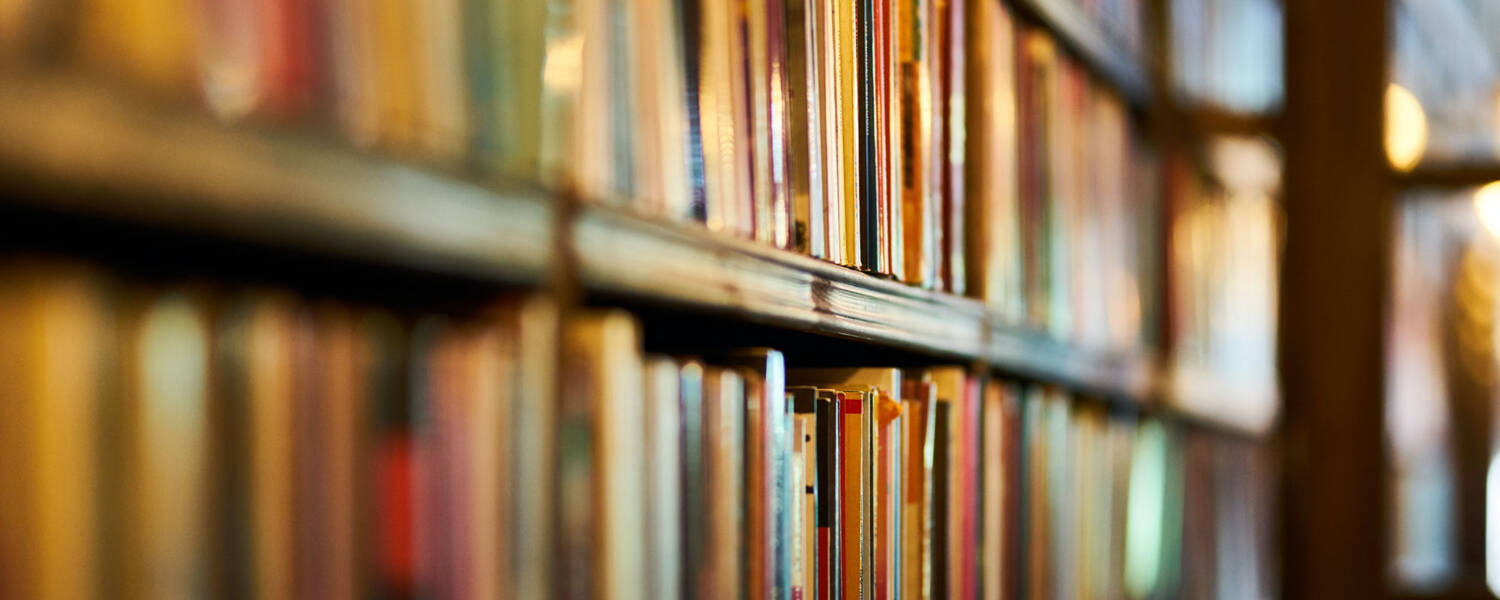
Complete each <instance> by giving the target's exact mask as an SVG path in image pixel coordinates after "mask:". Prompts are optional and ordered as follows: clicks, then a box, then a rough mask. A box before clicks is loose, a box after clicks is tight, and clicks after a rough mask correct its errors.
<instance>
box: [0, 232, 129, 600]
mask: <svg viewBox="0 0 1500 600" xmlns="http://www.w3.org/2000/svg"><path fill="white" fill-rule="evenodd" d="M105 291H106V288H105V287H104V284H103V281H102V280H101V279H100V278H99V277H98V276H97V275H96V274H95V273H93V272H92V271H90V270H88V269H85V268H80V267H73V266H67V265H61V264H58V263H39V262H28V261H16V260H6V261H3V262H0V466H3V468H0V506H4V507H5V509H4V510H5V516H4V518H0V596H3V597H5V598H89V597H97V596H99V595H101V593H102V592H103V589H102V585H101V582H100V581H99V578H98V577H97V574H99V573H100V572H101V571H102V568H101V560H102V559H103V558H104V557H102V556H100V552H99V551H100V548H99V545H98V543H97V542H98V536H99V534H100V533H101V526H102V525H103V524H104V522H103V516H104V514H103V511H104V510H105V508H106V507H105V506H104V505H102V499H101V498H100V497H99V494H98V490H97V489H96V488H95V485H96V482H98V481H99V479H100V477H101V476H102V475H103V473H101V472H100V470H99V468H98V462H99V461H98V459H99V456H100V453H99V450H100V448H99V447H98V445H97V444H98V440H99V435H98V434H99V431H98V428H99V426H100V423H101V418H100V417H101V414H100V410H101V401H102V400H103V395H102V394H103V392H104V391H105V390H104V389H103V387H102V386H103V385H104V382H106V381H108V380H109V378H110V377H111V375H112V373H110V365H111V361H110V360H109V359H108V357H107V356H106V355H105V354H104V353H103V352H100V350H102V349H104V348H109V347H110V345H111V343H112V339H111V330H112V329H113V327H114V319H115V309H114V307H113V306H112V305H111V303H109V302H108V301H107V298H106V296H105V295H104V292H105Z"/></svg>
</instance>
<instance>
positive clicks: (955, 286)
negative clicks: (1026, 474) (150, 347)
mask: <svg viewBox="0 0 1500 600" xmlns="http://www.w3.org/2000/svg"><path fill="white" fill-rule="evenodd" d="M7 3H8V4H10V5H14V6H15V8H11V9H8V10H6V11H0V19H3V20H4V21H5V24H4V25H0V31H14V32H16V35H14V36H11V37H14V38H17V39H23V38H28V39H29V38H37V39H39V40H45V41H37V40H32V41H31V42H30V43H29V44H22V43H20V42H17V43H16V44H11V45H12V46H15V45H20V46H22V47H23V48H24V47H28V46H31V47H36V48H45V49H50V53H49V52H44V51H43V50H33V51H32V52H31V53H32V54H43V55H48V56H53V55H63V56H70V57H74V60H73V62H74V63H76V64H78V65H81V67H80V70H82V71H85V72H92V73H96V74H98V75H99V76H100V77H104V78H112V79H117V80H118V79H125V80H127V81H131V82H134V83H135V84H136V85H137V86H139V87H145V88H148V89H152V90H155V91H156V92H157V93H158V94H159V95H164V96H167V97H175V98H179V99H184V100H188V99H196V100H197V101H200V102H202V103H203V104H204V105H205V106H207V107H208V108H209V109H210V110H211V111H212V112H213V113H215V114H218V115H220V116H222V117H224V118H227V119H247V118H249V119H254V120H259V121H260V122H263V123H279V124H282V125H284V126H293V127H297V128H300V129H304V130H312V131H326V130H337V131H339V132H340V135H342V136H344V137H346V138H347V139H349V140H351V141H352V142H353V143H355V144H357V145H359V146H363V147H371V148H378V149H381V150H383V151H384V152H387V153H390V154H394V155H397V156H403V157H408V158H409V159H411V160H416V161H418V162H424V163H427V164H430V165H436V166H440V167H447V168H450V169H457V170H460V171H465V170H467V171H471V172H475V173H484V174H500V175H502V176H505V177H509V178H519V179H522V180H534V181H539V182H542V183H544V184H546V185H551V186H555V187H557V188H560V189H566V190H572V191H575V192H577V193H578V194H579V195H580V196H582V197H583V198H586V199H588V200H591V201H595V202H598V203H601V204H613V205H618V206H622V207H628V208H629V209H630V210H633V211H636V212H640V213H642V214H645V215H651V216H654V217H657V218H662V219H667V220H672V221H682V222H691V223H701V224H702V225H703V226H705V227H706V228H707V229H709V230H712V231H715V232H722V233H723V234H725V235H729V236H736V237H741V238H749V239H754V240H758V241H761V242H764V243H767V244H771V245H774V246H777V247H781V248H788V249H794V250H797V251H800V252H803V253H806V254H809V255H811V256H814V257H818V258H822V259H826V260H829V261H832V262H835V263H838V264H842V265H847V266H849V267H852V268H857V269H862V270H865V271H868V272H870V273H873V274H875V275H878V276H882V277H887V278H893V279H897V280H901V281H905V282H908V283H910V284H912V285H917V286H921V287H925V288H930V289H938V290H944V291H948V292H951V293H955V294H960V295H970V296H974V297H978V298H982V299H984V300H986V301H988V302H990V303H992V304H994V305H995V306H996V307H997V308H999V309H1000V310H1001V311H1002V312H1003V314H1005V315H1008V316H1009V317H1010V320H1011V321H1012V322H1013V323H1014V324H1016V325H1025V326H1031V327H1034V328H1040V329H1043V330H1046V331H1049V332H1051V333H1053V334H1054V335H1056V336H1058V337H1060V338H1063V339H1065V340H1067V341H1072V342H1083V343H1086V344H1087V345H1092V346H1110V347H1129V346H1133V345H1138V342H1139V340H1140V337H1141V330H1142V327H1141V326H1140V321H1141V320H1142V317H1141V314H1142V312H1143V311H1145V310H1149V309H1148V308H1143V295H1142V292H1140V290H1143V289H1150V288H1151V287H1152V285H1151V283H1150V281H1149V280H1147V279H1143V278H1145V277H1149V273H1147V272H1146V271H1145V265H1150V264H1153V260H1151V259H1150V255H1149V254H1144V252H1145V251H1146V250H1149V249H1150V247H1151V244H1150V243H1148V241H1151V240H1156V239H1158V238H1159V232H1158V231H1156V230H1154V229H1152V223H1153V222H1154V221H1152V219H1153V218H1154V216H1153V211H1154V210H1155V209H1154V207H1155V206H1156V203H1155V201H1154V200H1153V199H1152V194H1154V193H1155V191H1154V189H1153V187H1152V186H1151V182H1152V181H1153V180H1154V179H1155V176H1154V175H1153V173H1154V172H1155V169H1156V168H1155V163H1154V160H1153V159H1152V157H1151V154H1150V152H1149V151H1148V147H1147V146H1146V145H1145V144H1144V142H1143V141H1142V139H1141V136H1140V135H1139V132H1138V131H1137V128H1136V127H1135V126H1134V125H1133V123H1132V117H1131V115H1130V114H1129V111H1128V109H1127V107H1126V105H1125V104H1124V102H1123V101H1122V100H1121V99H1120V98H1119V97H1118V96H1117V95H1116V94H1115V93H1113V92H1112V91H1110V90H1109V89H1107V88H1106V87H1105V86H1103V85H1099V84H1098V83H1097V82H1096V81H1094V79H1093V78H1092V77H1090V76H1089V75H1088V74H1087V73H1086V71H1085V70H1084V69H1083V68H1081V67H1080V66H1079V64H1078V63H1077V62H1076V61H1075V60H1074V59H1072V58H1071V57H1070V56H1068V55H1067V53H1066V52H1063V51H1062V50H1060V49H1058V48H1057V47H1056V46H1055V44H1054V43H1053V41H1052V40H1051V38H1050V34H1048V33H1046V32H1044V31H1043V30H1041V29H1039V28H1033V27H1031V26H1028V25H1024V24H1020V23H1017V22H1015V20H1014V19H1013V18H1012V16H1011V11H1010V9H1009V6H1008V5H1007V4H1005V3H1003V2H1001V1H1000V0H860V1H858V2H853V3H847V2H835V1H833V0H740V1H738V2H729V3H725V2H706V1H702V0H653V1H649V2H636V3H627V2H612V1H607V0H520V1H516V0H512V1H502V0H487V1H475V0H469V1H465V0H439V1H420V2H419V1H415V0H390V1H382V2H375V3H366V2H352V1H349V0H323V1H320V2H287V1H285V0H224V1H219V2H210V3H206V4H204V3H198V2H192V1H190V0H80V1H79V2H76V3H50V2H40V1H38V0H7ZM1077 4H1078V6H1080V7H1084V8H1086V9H1087V11H1088V12H1089V13H1090V14H1096V15H1097V16H1098V17H1099V18H1100V19H1101V20H1103V21H1104V22H1115V21H1117V20H1118V21H1120V22H1121V23H1126V22H1134V21H1136V20H1138V18H1135V17H1130V18H1126V17H1119V18H1116V17H1115V16H1112V15H1117V14H1118V15H1134V14H1136V13H1138V12H1139V8H1138V6H1136V4H1138V3H1137V2H1136V1H1135V0H1110V1H1106V2H1092V1H1090V2H1078V3H1077ZM62 23H72V24H74V25H71V26H67V27H64V26H62V25H60V24H62ZM1122 27H1123V25H1122ZM1125 29H1130V28H1128V27H1127V28H1125ZM47 32H52V33H51V34H48V33H47ZM62 32H69V33H67V34H66V35H64V34H63V33H62ZM22 33H31V34H32V35H29V36H26V35H21V34H22ZM1131 35H1134V34H1131ZM19 52H22V53H23V54H25V52H24V51H19ZM415 201H417V200H415V199H414V202H415ZM1143 273H1145V274H1144V275H1143Z"/></svg>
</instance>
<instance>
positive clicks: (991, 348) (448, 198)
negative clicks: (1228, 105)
mask: <svg viewBox="0 0 1500 600" xmlns="http://www.w3.org/2000/svg"><path fill="white" fill-rule="evenodd" d="M0 180H3V181H5V182H6V185H7V187H8V189H9V190H11V191H10V192H8V193H6V194H5V195H3V196H0V205H11V206H21V207H29V208H32V209H41V210H45V211H48V212H50V213H57V214H59V215H61V216H63V217H64V218H70V217H77V218H84V219H96V220H103V221H105V222H119V223H123V224H139V225H145V226H149V227H152V228H157V229H162V230H167V231H180V232H184V233H191V234H202V235H208V236H214V237H223V238H225V239H229V240H234V241H242V242H247V243H251V244H259V245H265V246H269V247H275V248H288V249H295V250H301V251H307V252H311V253H314V254H319V255H327V256H330V257H337V258H350V259H356V260H361V261H365V262H369V263H371V264H374V265H377V266H379V265H388V266H391V267H399V268H409V269H417V270H422V271H428V272H433V273H440V274H446V275H454V276H460V277H465V278H470V279H474V280H478V281H493V282H496V283H508V284H522V285H526V284H539V283H541V282H544V281H546V280H547V279H548V278H549V277H550V276H552V274H553V272H554V270H555V269H557V268H559V267H560V265H559V263H560V261H559V260H557V259H556V258H555V257H556V256H557V255H558V253H557V252H556V250H557V245H556V244H555V240H556V237H555V235H556V233H555V232H558V231H559V230H560V229H559V227H565V228H566V229H565V230H564V231H565V234H566V239H565V240H563V241H565V242H566V243H567V245H568V246H567V247H568V248H569V250H570V251H569V252H567V253H565V255H566V256H568V257H569V258H568V259H567V260H570V261H573V269H572V271H573V272H574V274H575V275H576V277H577V280H578V283H579V284H580V285H581V286H582V287H583V288H584V289H585V290H588V291H592V292H604V293H611V294H620V295H624V296H634V297H639V298H641V299H644V300H646V301H647V302H651V303H657V304H661V305H666V306H689V307H695V308H698V309H702V310H704V311H706V312H709V313H712V314H716V315H723V316H728V317H731V318H734V319H740V320H744V321H746V322H752V323H765V324H771V325H776V326H781V327H786V328H788V329H794V330H799V331H807V332H813V333H818V334H823V335H828V336H832V337H836V338H843V339H851V340H860V341H867V342H872V343H876V344H881V345H887V346H891V347H898V348H903V349H908V350H915V351H918V352H921V353H926V354H930V355H932V356H934V357H943V358H945V359H954V360H959V361H964V362H969V363H982V364H987V365H989V366H991V367H992V368H994V369H996V370H997V371H999V372H1002V373H1005V374H1007V375H1012V376H1017V377H1020V378H1024V379H1028V380H1033V381H1037V382H1041V383H1046V384H1055V385H1059V386H1063V387H1067V388H1070V389H1073V390H1075V391H1078V392H1081V393H1084V394H1088V395H1093V396H1097V397H1100V398H1104V399H1107V400H1110V401H1115V402H1122V403H1125V404H1128V405H1131V406H1135V407H1136V408H1137V409H1140V410H1143V411H1148V412H1151V413H1156V414H1164V415H1167V416H1168V417H1169V418H1170V416H1171V415H1170V413H1174V412H1178V409H1177V408H1174V407H1172V406H1168V405H1166V404H1162V403H1160V402H1157V401H1156V400H1157V398H1158V396H1159V395H1160V393H1161V390H1162V387H1161V386H1160V377H1159V369H1158V368H1157V361H1156V360H1155V358H1154V356H1153V355H1152V354H1151V353H1147V352H1142V353H1139V354H1108V353H1095V352H1090V351H1087V350H1084V349H1080V348H1077V347H1074V346H1072V345H1070V344H1067V343H1064V342H1060V341H1058V340H1055V339H1052V338H1050V337H1048V336H1046V335H1044V334H1042V333H1039V332H1035V331H1031V330H1028V329H1025V328H1019V327H1014V326H1009V325H1006V324H1004V323H1002V322H1000V320H999V319H998V318H996V316H995V315H994V314H993V313H992V312H991V311H989V310H987V309H986V307H985V306H984V304H983V303H981V302H979V301H978V300H975V299H972V298H963V297H956V296H953V295H951V294H945V293H940V292H935V291H931V290H925V289H921V288H918V287H913V286H908V285H905V284H902V283H898V282H895V281H891V280H888V279H883V278H880V277H875V276H872V275H869V274H866V273H863V272H859V271H856V270H853V269H849V268H845V267H842V266H838V265H834V264H832V263H828V262H826V261H822V260H819V259H815V258H811V257H808V256H803V255H800V254H797V253H794V252H791V251H786V250H780V249H776V248H771V247H768V246H765V245H763V244H759V243H756V242H752V241H748V240H742V239H737V238H730V237H727V236H721V235H717V234H714V233H712V232H710V231H707V230H706V229H704V228H702V227H698V226H694V225H688V224H680V223H666V222H660V221H656V220H651V219H648V218H645V217H641V216H637V215H634V214H631V213H629V212H628V211H625V210H622V209H620V208H616V207H612V206H608V205H605V204H604V203H583V204H582V205H581V206H579V207H577V208H576V210H573V211H570V213H571V214H570V215H569V221H568V223H567V224H563V223H562V222H561V221H560V220H559V219H558V216H557V213H558V205H560V204H561V202H560V198H557V197H554V195H553V194H549V193H547V192H544V191H541V190H538V189H534V188H528V187H521V186H516V185H514V184H506V183H502V182H479V181H477V180H469V179H466V178H464V177H460V176H455V175H450V174H447V173H445V172H442V171H440V170H435V169H427V168H423V167H420V166H411V165H407V164H404V163H400V162H397V161H394V160H391V159H386V158H380V157H376V156H371V155H370V154H368V153H365V152H361V151H359V150H357V149H353V148H350V147H348V146H346V145H344V144H340V143H338V142H335V141H332V140H327V139H319V138H316V137H310V136H307V135H297V134H293V133H291V132H287V131H281V130H276V129H268V128H264V127H255V126H241V125H236V124H226V123H223V122H221V121H218V120H216V119H213V118H211V117H208V116H206V115H202V114H195V113H193V112H192V111H185V110H181V109H174V108H171V107H163V106H159V105H157V104H155V103H153V102H150V101H146V100H144V99H142V98H138V97H132V96H130V95H128V94H126V95H121V94H117V93H113V90H112V89H110V88H108V87H107V86H99V85H98V84H90V83H84V82H83V80H80V79H77V78H74V77H68V76H60V77H51V78H29V77H20V78H17V77H7V78H6V82H5V85H4V86H0ZM188 250H191V248H188ZM1183 415H1184V416H1183V420H1186V421H1189V422H1201V423H1203V424H1205V426H1207V427H1209V428H1212V429H1219V430H1226V431H1244V432H1251V433H1257V432H1258V430H1255V429H1253V428H1246V427H1243V426H1241V425H1240V424H1237V423H1235V422H1233V421H1232V420H1223V419H1220V417H1219V416H1216V415H1214V414H1192V413H1190V412H1184V413H1183Z"/></svg>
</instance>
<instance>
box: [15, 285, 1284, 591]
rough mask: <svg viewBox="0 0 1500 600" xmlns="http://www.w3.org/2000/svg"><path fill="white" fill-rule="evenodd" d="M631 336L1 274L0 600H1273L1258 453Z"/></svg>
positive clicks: (1044, 397) (524, 317)
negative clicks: (650, 349) (107, 599)
mask: <svg viewBox="0 0 1500 600" xmlns="http://www.w3.org/2000/svg"><path fill="white" fill-rule="evenodd" d="M643 333H644V332H643V329H642V325H641V324H640V323H639V322H638V321H637V320H636V319H635V318H633V317H632V316H631V315H630V314H629V313H626V312H623V311H619V310H609V309H593V310H588V311H583V312H580V313H577V314H569V315H559V313H558V311H557V309H556V308H555V307H554V306H552V305H551V304H550V303H549V302H547V301H546V300H544V299H540V298H534V297H533V298H507V299H501V300H499V301H496V302H494V303H490V304H488V305H485V306H482V307H479V308H464V309H454V310H451V311H445V312H436V313H427V312H425V311H419V312H416V313H412V312H397V311H393V310H390V309H385V308H379V307H372V306H362V305H360V304H359V303H353V302H348V301H344V300H339V299H327V298H323V299H319V298H307V297H302V296H299V295H295V294H293V293H291V292H287V291H281V290H266V289H254V290H244V289H237V288H235V287H234V286H230V285H223V284H212V283H202V282H200V283H178V282H170V281H150V282H143V281H139V280H135V279H132V278H130V277H129V276H126V275H121V274H114V273H107V272H103V271H100V270H97V269H95V268H92V267H89V266H82V265H77V264H72V263H61V262H56V261H44V260H17V259H7V261H6V263H5V264H3V265H0V358H3V360H0V375H3V377H0V506H4V507H5V508H6V510H5V512H6V518H5V519H0V596H4V597H8V598H9V597H14V598H60V597H88V596H97V595H101V594H103V593H104V592H105V591H109V592H110V593H119V594H121V595H130V596H141V597H163V596H185V597H195V596H215V597H256V598H289V597H315V598H353V597H370V596H376V597H412V596H422V597H434V598H471V597H472V598H497V597H500V598H508V597H514V598H544V597H559V598H648V597H649V598H676V597H694V598H725V597H746V598H767V597H773V598H813V597H816V598H898V597H907V598H981V597H982V598H1003V597H1056V598H1116V597H1134V598H1147V597H1173V596H1174V595H1176V594H1177V593H1179V590H1184V589H1185V588H1184V587H1183V586H1185V585H1188V584H1192V585H1194V586H1200V585H1201V586H1208V588H1196V587H1195V588H1193V589H1195V590H1196V589H1216V590H1220V591H1221V592H1222V591H1223V590H1229V593H1228V594H1227V595H1226V596H1225V597H1256V596H1260V595H1264V594H1265V593H1266V591H1267V590H1269V589H1272V588H1270V587H1259V586H1261V585H1262V584H1263V583H1264V582H1265V581H1266V577H1267V574H1266V572H1265V561H1264V554H1263V553H1264V552H1265V551H1266V548H1265V542H1266V538H1265V531H1264V529H1263V528H1264V526H1265V524H1266V523H1267V522H1268V518H1269V517H1268V516H1267V515H1266V513H1265V512H1264V511H1265V508H1266V506H1267V502H1268V501H1269V500H1268V496H1267V495H1268V494H1269V482H1268V478H1267V477H1266V476H1265V474H1264V473H1263V471H1264V467H1263V465H1261V464H1260V463H1259V462H1257V460H1258V459H1256V458H1255V457H1254V456H1253V454H1254V452H1255V448H1256V446H1254V444H1253V443H1250V442H1242V441H1236V440H1231V439H1223V438H1221V437H1219V436H1217V435H1213V434H1201V435H1198V434H1192V433H1188V434H1184V433H1182V432H1181V430H1179V429H1178V428H1176V427H1174V426H1171V425H1170V424H1167V423H1163V422H1161V421H1159V420H1156V419H1153V418H1150V417H1143V416H1140V415H1136V414H1133V413H1128V412H1121V411H1120V410H1119V409H1111V408H1109V407H1108V406H1106V405H1104V404H1101V403H1095V402H1090V401H1082V400H1078V399H1074V398H1071V397H1070V396H1069V395H1068V394H1067V393H1065V392H1063V391H1060V390H1058V389H1054V388H1048V387H1041V386H1036V385H1028V384H1023V383H1021V382H1014V381H1006V380H1004V379H1001V378H997V377H994V376H991V375H989V374H987V373H984V372H980V371H976V370H972V369H969V368H966V367H961V366H949V367H943V366H939V367H867V366H861V367H850V368H826V367H820V368H801V367H797V366H791V365H788V361H787V359H786V358H785V357H784V356H783V354H782V353H781V352H778V351H776V350H773V349H767V348H748V349H737V350H736V349H725V348H719V347H713V346H711V345H708V346H705V347H703V348H702V349H701V352H700V353H699V355H698V357H685V356H666V355H658V354H648V353H646V352H645V350H644V348H643V342H642V339H643ZM1185 436H1186V437H1185ZM1183 440H1188V444H1189V445H1188V446H1187V447H1184V445H1183V444H1184V442H1183ZM1236 448H1239V449H1238V450H1236ZM1220 455H1223V456H1227V457H1231V458H1217V457H1219V456H1220ZM1203 552H1208V553H1209V554H1202V553H1203ZM1204 556H1209V557H1216V558H1213V559H1207V560H1208V562H1204V561H1205V560H1206V559H1204V558H1203V557H1204ZM1184 567H1186V568H1187V569H1188V571H1189V572H1186V573H1185V572H1184V571H1183V569H1184ZM1247 586H1248V587H1247ZM1243 592H1251V593H1248V595H1246V594H1243ZM1186 595H1188V596H1192V597H1200V594H1198V593H1197V592H1193V593H1189V594H1186ZM1221 595H1223V594H1222V593H1221Z"/></svg>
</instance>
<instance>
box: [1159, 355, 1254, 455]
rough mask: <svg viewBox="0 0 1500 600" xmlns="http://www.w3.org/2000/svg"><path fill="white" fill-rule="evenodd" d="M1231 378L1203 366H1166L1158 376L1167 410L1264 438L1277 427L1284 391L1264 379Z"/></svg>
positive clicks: (1200, 423) (1212, 426) (1183, 417)
mask: <svg viewBox="0 0 1500 600" xmlns="http://www.w3.org/2000/svg"><path fill="white" fill-rule="evenodd" d="M1244 379H1245V380H1244V381H1241V382H1231V381H1227V380H1226V379H1225V378H1224V377H1223V376H1222V374H1218V373H1214V372H1212V371H1209V370H1206V369H1202V368H1190V367H1178V368H1176V369H1170V368H1169V369H1165V370H1164V371H1163V375H1162V377H1161V378H1160V379H1159V380H1158V381H1159V382H1160V385H1161V387H1160V388H1159V394H1158V395H1159V398H1160V400H1161V403H1162V406H1163V411H1164V412H1166V413H1168V414H1171V415H1174V416H1176V417H1177V418H1178V419H1179V420H1181V421H1185V422H1187V423H1189V424H1194V425H1198V426H1202V427H1207V428H1210V429H1215V430H1218V431H1223V432H1227V433H1233V434H1237V435H1241V436H1246V437H1251V438H1263V437H1266V436H1268V435H1269V434H1270V433H1271V432H1272V431H1274V430H1275V427H1276V422H1277V419H1278V418H1279V417H1280V415H1279V413H1278V411H1279V407H1280V406H1281V398H1280V391H1279V390H1278V389H1277V387H1276V386H1275V385H1274V384H1270V383H1266V382H1264V380H1263V379H1252V378H1244Z"/></svg>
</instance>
